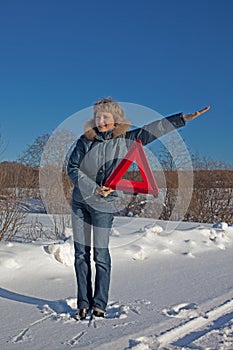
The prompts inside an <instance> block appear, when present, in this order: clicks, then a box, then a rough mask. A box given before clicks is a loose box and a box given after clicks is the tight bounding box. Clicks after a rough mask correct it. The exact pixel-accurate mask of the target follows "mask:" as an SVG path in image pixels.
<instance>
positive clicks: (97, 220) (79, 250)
mask: <svg viewBox="0 0 233 350" xmlns="http://www.w3.org/2000/svg"><path fill="white" fill-rule="evenodd" d="M112 223H113V214H112V213H107V212H101V211H98V210H96V209H94V208H93V207H91V206H89V205H88V204H83V203H75V205H74V204H73V205H72V226H73V232H74V249H75V272H76V278H77V286H78V308H79V309H81V308H99V309H101V310H103V311H105V310H106V306H107V303H108V294H109V286H110V274H111V257H110V253H109V249H108V245H109V235H110V230H111V227H112ZM92 231H93V242H92V240H91V238H92V237H91V233H92ZM92 245H93V260H94V262H95V270H96V271H95V288H94V295H93V288H92V278H91V276H92V271H91V246H92Z"/></svg>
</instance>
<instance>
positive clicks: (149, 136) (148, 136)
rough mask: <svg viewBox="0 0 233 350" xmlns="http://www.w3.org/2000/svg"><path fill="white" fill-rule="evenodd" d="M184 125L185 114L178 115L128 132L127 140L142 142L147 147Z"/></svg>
mask: <svg viewBox="0 0 233 350" xmlns="http://www.w3.org/2000/svg"><path fill="white" fill-rule="evenodd" d="M184 125H185V120H184V119H183V113H178V114H174V115H172V116H170V117H166V118H163V119H161V120H156V121H154V122H152V123H150V124H147V125H145V126H143V127H142V128H138V129H135V130H131V131H128V132H127V133H126V139H129V140H141V141H142V144H143V145H147V144H148V143H150V142H152V141H154V140H156V139H158V138H159V137H161V136H163V135H165V134H168V133H169V132H171V131H173V130H175V129H178V128H180V127H182V126H184Z"/></svg>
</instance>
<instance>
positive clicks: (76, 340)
mask: <svg viewBox="0 0 233 350" xmlns="http://www.w3.org/2000/svg"><path fill="white" fill-rule="evenodd" d="M29 217H30V216H29ZM34 218H35V217H33V215H32V216H31V219H32V220H34ZM40 221H43V223H44V225H48V219H47V216H46V214H41V215H40ZM172 225H173V227H174V230H171V226H172ZM167 227H168V223H167V222H164V221H154V220H153V219H145V218H132V217H127V218H123V217H116V218H115V220H114V227H113V230H112V234H111V238H110V248H111V255H112V279H111V290H110V299H109V304H108V308H107V313H106V317H105V318H104V319H93V320H91V319H87V320H85V321H79V322H77V321H76V320H75V319H74V318H73V315H74V314H75V312H76V302H77V300H76V283H75V274H74V268H73V254H74V251H73V242H72V236H71V234H72V232H71V229H70V228H68V227H67V229H66V230H65V233H64V239H63V240H60V241H58V240H54V241H52V240H43V239H38V240H34V241H32V242H30V243H28V242H27V243H20V242H19V240H17V241H13V242H10V243H7V242H1V243H0V276H1V288H0V307H1V335H0V349H2V350H12V349H17V350H20V349H23V350H25V349H26V350H27V349H28V350H29V349H33V350H39V349H41V350H42V349H43V350H51V349H58V350H66V349H67V350H69V349H114V350H117V349H125V350H126V349H134V350H139V349H140V350H141V349H142V350H145V349H164V350H165V349H224V350H225V349H233V279H232V263H233V226H228V225H227V224H226V223H216V224H215V225H212V224H204V225H203V224H200V223H190V222H189V223H188V222H181V223H177V222H174V223H169V230H167ZM93 268H94V266H93Z"/></svg>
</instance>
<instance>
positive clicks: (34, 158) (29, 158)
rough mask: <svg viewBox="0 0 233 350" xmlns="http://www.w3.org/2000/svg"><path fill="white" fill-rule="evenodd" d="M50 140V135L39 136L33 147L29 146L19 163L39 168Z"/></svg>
mask: <svg viewBox="0 0 233 350" xmlns="http://www.w3.org/2000/svg"><path fill="white" fill-rule="evenodd" d="M48 139H49V134H44V135H41V136H38V137H37V138H36V139H35V140H34V142H33V143H32V144H31V145H27V148H26V150H25V151H24V152H23V153H22V155H21V156H20V158H19V159H18V161H19V163H22V164H24V165H30V166H33V167H39V166H40V161H41V156H42V153H43V149H44V147H45V145H46V143H47V141H48Z"/></svg>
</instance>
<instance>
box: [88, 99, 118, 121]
mask: <svg viewBox="0 0 233 350" xmlns="http://www.w3.org/2000/svg"><path fill="white" fill-rule="evenodd" d="M93 108H94V118H95V117H96V114H97V112H99V111H104V112H108V113H112V115H113V118H114V120H115V123H121V122H122V121H123V120H124V116H125V112H124V110H123V108H122V107H121V105H120V104H119V103H117V102H115V101H113V99H112V98H111V97H108V98H105V97H104V98H102V99H101V100H99V101H97V102H95V104H94V106H93Z"/></svg>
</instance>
